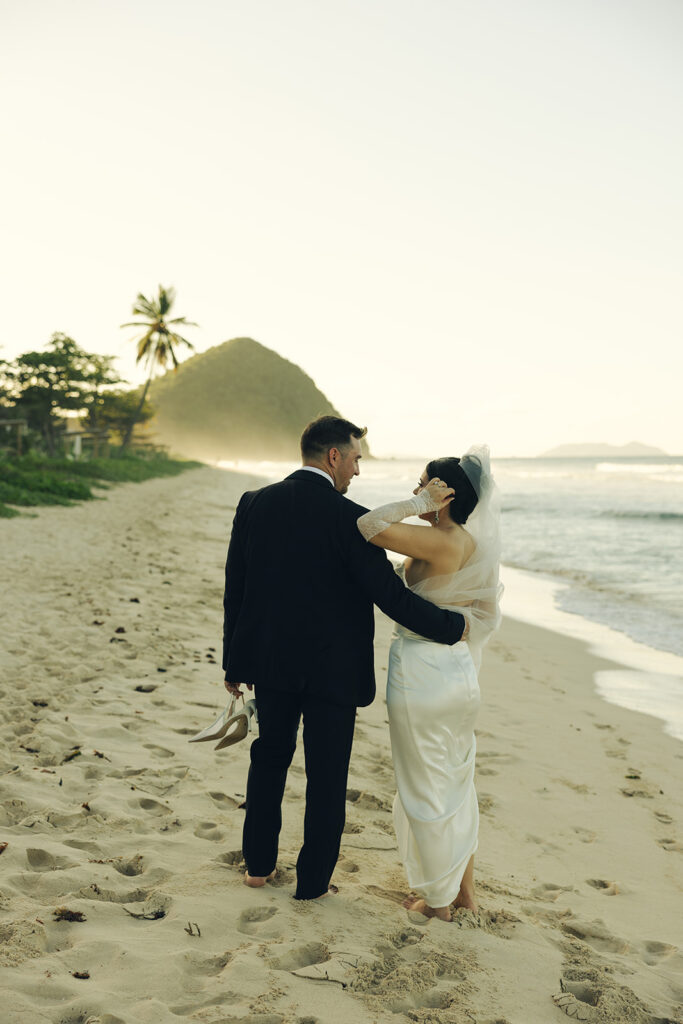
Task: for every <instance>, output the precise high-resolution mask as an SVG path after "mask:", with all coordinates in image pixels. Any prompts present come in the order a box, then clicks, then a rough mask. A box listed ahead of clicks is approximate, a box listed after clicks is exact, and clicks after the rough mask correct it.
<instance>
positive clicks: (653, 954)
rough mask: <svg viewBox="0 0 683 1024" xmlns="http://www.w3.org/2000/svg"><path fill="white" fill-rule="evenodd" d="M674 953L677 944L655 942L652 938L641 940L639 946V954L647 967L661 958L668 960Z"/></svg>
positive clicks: (652, 965)
mask: <svg viewBox="0 0 683 1024" xmlns="http://www.w3.org/2000/svg"><path fill="white" fill-rule="evenodd" d="M676 953H678V947H677V946H672V945H670V944H669V943H668V942H657V941H656V940H654V939H651V940H649V941H646V942H643V943H642V944H641V946H640V955H641V957H642V959H643V961H644V962H645V963H646V964H647V965H648V966H649V967H654V966H655V965H656V964H658V963H661V961H662V960H669V959H670V958H671V957H672V956H674V955H675V954H676Z"/></svg>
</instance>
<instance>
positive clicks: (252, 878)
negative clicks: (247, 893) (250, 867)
mask: <svg viewBox="0 0 683 1024" xmlns="http://www.w3.org/2000/svg"><path fill="white" fill-rule="evenodd" d="M274 878H275V872H274V871H271V872H270V874H269V875H250V874H249V872H248V871H245V872H244V884H245V885H248V886H249V888H250V889H260V888H261V886H262V885H265V884H266V882H272V881H273V879H274Z"/></svg>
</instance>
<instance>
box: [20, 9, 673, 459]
mask: <svg viewBox="0 0 683 1024" xmlns="http://www.w3.org/2000/svg"><path fill="white" fill-rule="evenodd" d="M682 53H683V4H681V3H680V0H411V2H408V0H239V2H237V0H163V2H162V0H134V2H133V0H116V2H113V0H110V2H105V0H61V2H55V0H21V2H17V0H11V2H10V0H0V79H1V85H2V125H1V128H2V136H1V137H2V144H3V155H2V159H1V160H0V183H1V194H2V198H3V204H2V214H1V222H0V230H1V239H2V240H1V242H0V290H1V291H2V293H3V296H4V299H3V303H2V330H1V332H0V358H6V359H7V358H12V357H13V356H15V355H18V354H19V353H20V352H23V351H26V350H27V349H38V348H41V347H42V346H43V345H44V343H45V342H47V341H48V340H49V337H50V335H51V334H52V332H53V331H64V332H65V333H67V334H70V335H71V336H72V337H74V338H75V339H76V341H77V342H78V343H79V344H80V345H82V346H83V347H84V348H86V349H89V350H92V351H98V352H102V353H111V354H117V355H120V362H119V368H120V371H121V373H122V374H123V375H124V376H125V377H127V378H128V379H129V380H130V381H131V382H137V381H138V380H139V379H140V374H139V373H138V372H137V371H136V370H135V367H134V359H133V355H132V353H133V345H132V344H131V343H130V341H129V338H130V337H131V336H132V332H128V331H122V330H120V328H119V324H120V323H122V322H124V321H125V320H128V319H130V307H131V304H132V301H133V299H134V298H135V295H136V293H137V292H138V291H142V292H144V293H145V294H149V293H152V292H154V291H155V289H156V286H157V284H158V283H159V282H161V283H163V284H165V285H174V286H175V287H176V289H177V292H178V299H177V306H176V310H177V314H178V315H186V316H188V317H189V318H190V319H192V320H196V321H198V323H199V324H200V325H201V327H200V328H199V329H196V330H194V331H193V332H192V334H191V335H190V336H191V338H192V340H193V341H194V342H195V345H196V348H197V350H199V351H202V350H204V349H207V348H209V347H210V346H212V345H215V344H219V343H220V342H223V341H226V340H227V339H229V338H232V337H236V336H242V335H248V336H251V337H253V338H255V339H256V340H257V341H260V342H261V343H262V344H264V345H267V346H268V347H269V348H272V349H274V350H275V351H276V352H278V353H279V354H280V355H282V356H284V357H285V358H287V359H290V360H292V361H293V362H295V363H298V364H299V365H300V366H302V367H303V369H304V370H305V371H306V372H307V373H309V374H310V375H311V376H312V377H313V378H314V380H315V381H316V383H317V384H318V386H319V387H320V388H321V389H322V390H323V391H324V392H325V393H326V394H327V395H328V397H329V398H330V399H331V400H332V402H334V404H335V405H336V406H337V408H338V409H340V411H341V412H342V413H343V414H344V415H346V416H348V417H349V418H351V419H353V420H355V421H356V422H358V423H361V424H367V425H368V427H369V428H370V434H369V440H370V444H371V447H372V449H373V451H374V452H375V454H379V455H388V454H406V455H412V454H415V455H420V456H422V455H425V454H427V455H432V454H434V453H436V454H445V453H457V452H459V451H462V450H464V449H465V448H467V447H469V445H470V444H471V443H472V442H477V441H486V442H488V443H489V444H490V445H491V449H492V452H493V454H494V455H496V456H506V455H534V454H538V453H539V452H541V451H543V450H545V449H546V448H549V447H551V446H553V445H556V444H560V443H564V442H570V441H607V442H610V443H612V444H623V443H626V442H628V441H631V440H640V441H643V442H645V443H649V444H654V445H659V446H661V447H662V448H665V449H666V450H667V451H669V452H671V453H681V452H683V416H682V415H681V398H680V390H681V381H683V345H682V344H681V321H682V319H683V312H682V311H683V303H682V302H681V292H682V283H681V282H682V278H683V275H682V273H681V272H682V270H683V241H682V240H683V193H682V187H681V182H683V116H682V111H683V60H681V54H682Z"/></svg>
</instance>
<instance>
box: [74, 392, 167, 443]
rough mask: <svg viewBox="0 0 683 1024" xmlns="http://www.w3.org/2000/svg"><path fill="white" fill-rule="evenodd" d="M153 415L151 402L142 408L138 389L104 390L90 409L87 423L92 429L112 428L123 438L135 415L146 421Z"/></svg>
mask: <svg viewBox="0 0 683 1024" xmlns="http://www.w3.org/2000/svg"><path fill="white" fill-rule="evenodd" d="M153 415H154V409H153V408H152V406H151V405H150V404H149V402H145V404H144V405H143V406H142V408H140V399H139V396H138V393H137V391H104V392H102V394H101V395H100V396H99V400H98V401H97V403H93V404H92V405H91V406H90V408H89V409H88V416H87V424H88V426H89V428H90V429H91V430H111V431H114V433H116V434H118V435H119V436H120V437H121V438H123V437H124V436H125V434H126V431H127V430H128V427H129V425H130V422H131V420H132V419H133V417H137V419H136V422H137V423H145V422H146V421H147V420H149V419H151V418H152V416H153Z"/></svg>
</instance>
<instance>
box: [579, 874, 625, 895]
mask: <svg viewBox="0 0 683 1024" xmlns="http://www.w3.org/2000/svg"><path fill="white" fill-rule="evenodd" d="M586 885H590V886H591V887H592V888H593V889H597V890H598V892H601V893H602V894H603V895H604V896H616V895H617V894H618V893H619V892H620V889H619V886H618V885H617V883H616V882H607V881H606V880H605V879H604V878H587V879H586Z"/></svg>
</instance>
